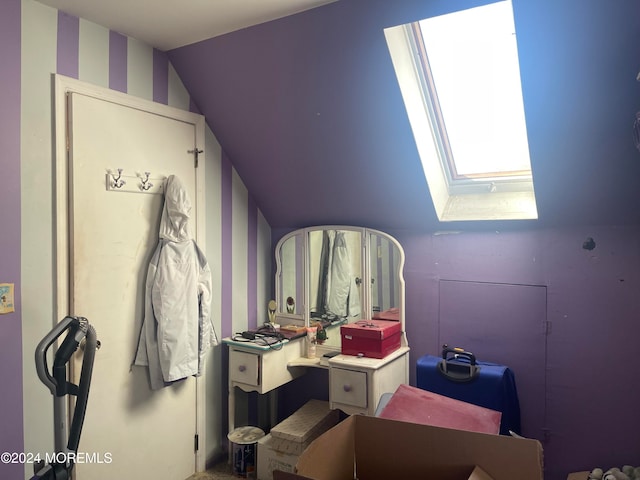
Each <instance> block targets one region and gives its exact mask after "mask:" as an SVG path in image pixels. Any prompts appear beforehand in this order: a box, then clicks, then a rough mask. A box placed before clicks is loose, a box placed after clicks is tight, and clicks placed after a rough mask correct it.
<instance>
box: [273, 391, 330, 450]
mask: <svg viewBox="0 0 640 480" xmlns="http://www.w3.org/2000/svg"><path fill="white" fill-rule="evenodd" d="M338 419H339V412H338V410H331V409H330V408H329V402H327V401H323V400H315V399H312V400H309V401H308V402H307V403H305V404H304V405H303V406H302V407H300V408H299V409H298V410H297V411H296V412H295V413H294V414H293V415H291V416H290V417H288V418H285V419H284V420H283V421H282V422H280V423H279V424H278V425H276V426H275V427H273V428H272V429H271V436H272V437H273V439H272V441H271V445H272V447H273V448H274V449H275V450H278V451H280V452H283V453H289V454H293V455H300V454H301V453H302V452H303V451H304V449H305V448H307V446H308V445H309V444H310V443H311V442H312V441H313V440H314V439H315V438H316V437H318V436H319V435H321V434H322V433H324V432H326V431H327V430H329V429H330V428H331V427H333V426H334V425H335V424H336V423H338Z"/></svg>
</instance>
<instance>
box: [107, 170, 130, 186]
mask: <svg viewBox="0 0 640 480" xmlns="http://www.w3.org/2000/svg"><path fill="white" fill-rule="evenodd" d="M109 176H111V186H112V187H113V188H122V187H124V186H125V184H126V183H127V182H126V181H125V180H124V179H123V178H122V168H119V169H118V176H117V177H116V175H115V173H111V172H109ZM107 180H108V179H107Z"/></svg>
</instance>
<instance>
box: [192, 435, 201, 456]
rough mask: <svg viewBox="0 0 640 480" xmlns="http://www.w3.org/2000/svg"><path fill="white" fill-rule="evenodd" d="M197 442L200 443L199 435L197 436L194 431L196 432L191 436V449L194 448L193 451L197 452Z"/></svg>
mask: <svg viewBox="0 0 640 480" xmlns="http://www.w3.org/2000/svg"><path fill="white" fill-rule="evenodd" d="M199 443H200V437H199V436H198V434H197V433H196V434H195V435H194V436H193V450H194V451H195V452H197V451H198V449H199V448H200V445H199Z"/></svg>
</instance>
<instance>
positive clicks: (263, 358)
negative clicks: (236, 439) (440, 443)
mask: <svg viewBox="0 0 640 480" xmlns="http://www.w3.org/2000/svg"><path fill="white" fill-rule="evenodd" d="M275 256H276V267H277V268H276V289H275V290H276V301H277V312H276V315H275V318H276V323H278V324H280V326H281V327H286V326H296V327H298V328H302V327H307V326H309V325H313V324H314V323H315V322H316V321H318V320H320V319H322V321H323V322H324V323H325V325H328V326H327V328H326V332H327V334H328V338H327V340H326V341H324V343H322V344H318V345H316V357H315V358H306V353H307V339H306V336H298V337H297V338H289V339H286V340H284V341H283V342H280V343H278V344H274V345H270V346H267V345H259V344H256V343H254V342H245V341H238V340H240V339H236V340H234V339H232V338H225V339H223V342H224V343H225V344H226V345H227V346H228V347H229V430H230V431H231V430H233V429H234V428H235V425H234V424H235V391H236V388H239V389H241V390H243V391H245V392H251V391H256V392H258V393H260V394H265V393H269V392H272V391H274V390H275V389H277V388H278V387H280V386H282V385H284V384H286V383H288V382H290V381H292V380H294V379H295V378H297V377H299V376H301V375H304V374H305V372H306V371H307V369H309V368H322V369H327V370H328V375H329V407H330V408H331V409H340V410H342V411H343V412H345V413H347V414H365V415H373V414H374V413H375V410H376V407H377V405H378V402H379V400H380V397H381V396H382V395H383V394H384V393H386V392H393V391H395V390H396V388H397V387H398V386H399V385H400V384H403V383H404V384H408V383H409V346H408V343H407V339H406V335H405V333H404V332H405V328H404V279H403V276H402V270H403V267H404V253H403V250H402V247H401V246H400V244H399V243H398V242H397V240H395V239H394V238H393V237H391V236H389V235H387V234H386V233H383V232H380V231H376V230H371V229H367V228H361V227H348V226H333V225H330V226H319V227H309V228H305V229H301V230H296V231H294V232H291V233H289V234H287V235H285V236H284V237H283V238H282V239H281V240H280V241H279V242H278V244H277V245H276V248H275ZM372 318H382V319H388V318H391V319H393V320H394V321H398V322H400V323H401V331H402V334H401V341H400V348H398V349H397V350H395V351H393V352H392V353H390V354H389V355H387V356H386V357H384V358H381V359H377V358H367V357H364V356H355V355H343V354H341V353H340V350H341V349H340V325H344V324H348V323H353V322H357V321H359V320H367V319H372ZM282 331H283V332H285V330H282ZM287 333H288V332H287ZM288 336H289V337H292V336H291V335H288ZM293 337H295V335H294V336H293ZM329 352H332V353H333V354H334V356H332V357H330V358H326V357H325V358H323V355H324V354H325V353H329ZM271 415H272V418H271V420H272V424H275V423H277V422H276V421H275V420H276V419H275V409H272V412H271Z"/></svg>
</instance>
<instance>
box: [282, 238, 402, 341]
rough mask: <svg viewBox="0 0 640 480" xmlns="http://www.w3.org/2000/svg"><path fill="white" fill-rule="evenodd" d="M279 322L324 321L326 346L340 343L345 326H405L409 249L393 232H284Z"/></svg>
mask: <svg viewBox="0 0 640 480" xmlns="http://www.w3.org/2000/svg"><path fill="white" fill-rule="evenodd" d="M275 254H276V269H277V271H276V300H277V304H278V307H277V308H278V314H277V316H278V322H279V323H280V324H283V325H287V324H290V323H293V324H298V325H301V326H308V325H310V324H313V323H314V322H317V321H321V322H323V324H324V326H325V329H326V334H327V337H328V338H327V339H326V341H325V346H326V347H328V348H336V349H339V348H340V328H339V327H340V325H343V324H345V323H353V322H356V321H358V320H362V319H382V320H393V321H399V322H401V323H402V329H403V331H404V280H403V276H402V270H403V267H404V253H403V251H402V247H401V246H400V244H399V243H398V241H397V240H395V239H394V238H393V237H391V236H390V235H387V234H386V233H383V232H379V231H376V230H371V229H367V228H361V227H351V226H335V225H329V226H318V227H309V228H305V229H301V230H296V231H294V232H291V233H289V234H287V235H285V236H284V237H283V238H282V239H280V241H279V242H278V244H277V245H276V249H275Z"/></svg>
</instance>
